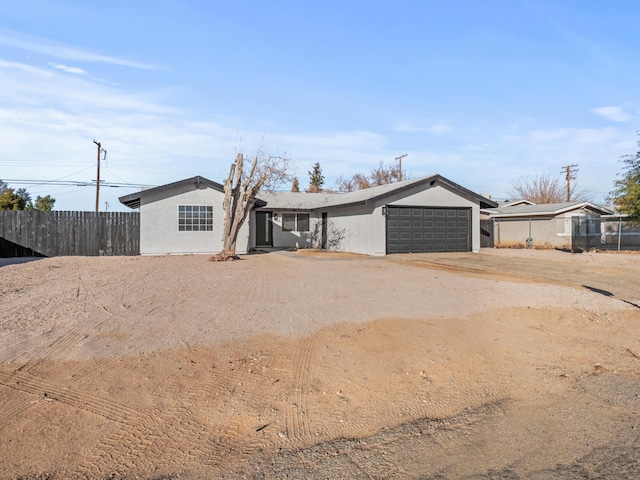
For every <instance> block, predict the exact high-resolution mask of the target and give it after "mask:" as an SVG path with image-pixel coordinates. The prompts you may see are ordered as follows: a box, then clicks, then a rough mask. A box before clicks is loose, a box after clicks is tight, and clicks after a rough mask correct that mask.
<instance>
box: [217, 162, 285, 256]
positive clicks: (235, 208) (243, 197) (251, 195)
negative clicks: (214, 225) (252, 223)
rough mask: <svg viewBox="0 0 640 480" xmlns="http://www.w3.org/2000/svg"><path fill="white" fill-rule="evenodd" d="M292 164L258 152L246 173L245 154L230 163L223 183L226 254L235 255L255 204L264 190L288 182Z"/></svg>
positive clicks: (223, 239)
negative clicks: (241, 230)
mask: <svg viewBox="0 0 640 480" xmlns="http://www.w3.org/2000/svg"><path fill="white" fill-rule="evenodd" d="M288 166H289V162H288V160H287V159H286V158H283V157H275V156H267V155H266V154H264V153H263V152H259V153H258V154H257V155H256V156H255V157H254V158H253V161H252V162H251V165H250V168H249V171H248V172H247V171H246V170H245V162H244V155H243V154H242V153H239V154H238V156H237V157H236V160H235V162H234V163H232V164H231V168H230V170H229V176H228V177H227V179H226V180H225V181H224V201H223V202H222V208H223V211H224V222H223V227H222V245H223V247H222V248H223V249H224V250H225V252H224V253H225V254H226V255H231V256H234V255H235V254H236V242H237V240H238V232H240V227H242V225H243V223H244V222H245V220H246V219H247V215H248V214H249V212H250V211H251V209H252V208H253V206H254V205H255V202H256V196H257V195H258V193H259V192H260V191H261V190H273V189H274V188H275V187H276V186H277V185H279V184H281V183H282V182H283V181H285V180H286V179H287V176H288V173H287V170H288Z"/></svg>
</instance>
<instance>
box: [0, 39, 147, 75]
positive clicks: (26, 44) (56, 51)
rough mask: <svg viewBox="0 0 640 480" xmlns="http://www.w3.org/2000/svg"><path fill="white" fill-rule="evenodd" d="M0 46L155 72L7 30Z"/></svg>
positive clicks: (130, 62)
mask: <svg viewBox="0 0 640 480" xmlns="http://www.w3.org/2000/svg"><path fill="white" fill-rule="evenodd" d="M0 45H7V46H10V47H15V48H20V49H22V50H27V51H29V52H34V53H40V54H43V55H49V56H51V57H56V58H64V59H65V60H74V61H81V62H91V63H108V64H112V65H120V66H123V67H130V68H138V69H143V70H157V68H156V67H154V66H152V65H149V64H145V63H140V62H133V61H130V60H125V59H122V58H116V57H110V56H108V55H102V54H99V53H95V52H90V51H88V50H85V49H82V48H80V47H76V46H69V45H63V44H60V43H56V42H52V41H50V40H46V39H42V38H37V37H32V36H26V35H18V34H15V33H12V32H9V31H7V30H0Z"/></svg>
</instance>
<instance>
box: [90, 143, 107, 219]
mask: <svg viewBox="0 0 640 480" xmlns="http://www.w3.org/2000/svg"><path fill="white" fill-rule="evenodd" d="M93 143H95V144H96V145H97V146H98V175H97V177H96V213H98V210H99V204H100V155H101V154H102V153H104V155H105V158H106V156H107V151H106V150H105V149H104V148H102V146H101V145H100V142H96V141H95V140H94V141H93Z"/></svg>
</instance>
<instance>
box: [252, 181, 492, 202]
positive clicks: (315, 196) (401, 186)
mask: <svg viewBox="0 0 640 480" xmlns="http://www.w3.org/2000/svg"><path fill="white" fill-rule="evenodd" d="M422 185H429V186H430V187H433V186H435V185H439V186H442V187H444V188H447V189H449V190H452V191H455V192H456V193H457V194H458V195H460V196H462V197H464V198H467V199H468V200H471V201H473V202H479V203H480V206H481V207H482V208H491V207H497V206H498V204H497V203H495V202H493V201H491V200H490V199H488V198H486V197H483V196H482V195H478V194H477V193H474V192H472V191H471V190H467V189H466V188H464V187H462V186H460V185H458V184H457V183H454V182H452V181H450V180H447V179H446V178H444V177H442V176H441V175H432V176H430V177H421V178H416V179H414V180H405V181H402V182H395V183H389V184H387V185H380V186H377V187H371V188H366V189H362V190H356V191H355V192H348V193H292V192H273V193H269V192H265V193H261V194H260V199H262V200H264V201H265V202H266V206H264V207H262V208H263V209H265V210H266V209H269V210H273V209H275V210H323V209H327V208H332V207H333V208H337V207H349V206H354V205H366V204H368V203H369V202H371V201H375V200H378V199H380V198H384V197H387V196H390V195H395V194H398V193H402V192H405V191H408V190H411V189H412V188H415V187H417V186H422Z"/></svg>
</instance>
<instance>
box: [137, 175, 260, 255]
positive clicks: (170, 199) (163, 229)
mask: <svg viewBox="0 0 640 480" xmlns="http://www.w3.org/2000/svg"><path fill="white" fill-rule="evenodd" d="M223 198H224V195H223V193H222V192H219V191H218V190H215V189H213V188H209V187H205V186H203V185H200V186H197V185H196V184H190V185H186V186H183V187H181V188H180V189H179V190H173V191H161V192H157V193H150V194H149V195H148V196H145V197H143V198H142V199H141V204H140V253H141V254H142V255H163V254H169V253H173V254H190V253H207V254H209V253H218V252H220V251H221V250H222V224H223V221H224V213H223V210H222V201H223ZM179 205H203V206H212V207H213V230H212V231H205V232H181V231H178V206H179ZM248 246H249V226H248V222H246V221H245V224H244V225H243V226H242V228H241V229H240V233H239V234H238V241H237V246H236V250H237V252H238V253H246V252H247V251H248Z"/></svg>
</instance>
